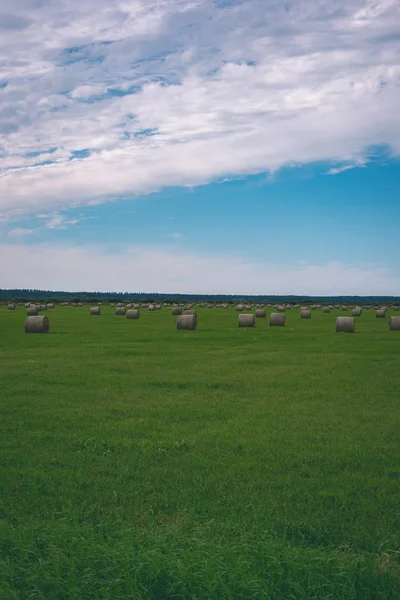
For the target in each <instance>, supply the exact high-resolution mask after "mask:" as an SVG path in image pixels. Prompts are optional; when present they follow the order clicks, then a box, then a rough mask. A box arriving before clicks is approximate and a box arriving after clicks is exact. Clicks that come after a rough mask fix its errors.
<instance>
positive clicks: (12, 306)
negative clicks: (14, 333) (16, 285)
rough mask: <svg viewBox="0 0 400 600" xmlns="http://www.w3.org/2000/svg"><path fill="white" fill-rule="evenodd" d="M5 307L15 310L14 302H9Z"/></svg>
mask: <svg viewBox="0 0 400 600" xmlns="http://www.w3.org/2000/svg"><path fill="white" fill-rule="evenodd" d="M7 309H8V310H15V304H9V305H8V306H7Z"/></svg>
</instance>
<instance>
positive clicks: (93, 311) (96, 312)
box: [90, 306, 101, 315]
mask: <svg viewBox="0 0 400 600" xmlns="http://www.w3.org/2000/svg"><path fill="white" fill-rule="evenodd" d="M90 314H91V315H99V314H101V313H100V306H93V308H91V309H90Z"/></svg>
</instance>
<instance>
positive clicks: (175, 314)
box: [172, 306, 182, 316]
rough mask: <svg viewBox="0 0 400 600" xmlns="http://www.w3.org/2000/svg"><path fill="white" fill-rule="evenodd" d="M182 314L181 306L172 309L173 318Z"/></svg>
mask: <svg viewBox="0 0 400 600" xmlns="http://www.w3.org/2000/svg"><path fill="white" fill-rule="evenodd" d="M181 314H182V309H181V307H180V306H174V308H173V309H172V316H177V315H181Z"/></svg>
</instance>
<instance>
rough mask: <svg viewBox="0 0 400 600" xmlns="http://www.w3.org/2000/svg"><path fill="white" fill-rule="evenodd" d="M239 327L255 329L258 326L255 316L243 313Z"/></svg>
mask: <svg viewBox="0 0 400 600" xmlns="http://www.w3.org/2000/svg"><path fill="white" fill-rule="evenodd" d="M238 322H239V327H254V326H255V324H256V319H255V317H254V315H252V314H249V313H243V314H241V315H239V319H238Z"/></svg>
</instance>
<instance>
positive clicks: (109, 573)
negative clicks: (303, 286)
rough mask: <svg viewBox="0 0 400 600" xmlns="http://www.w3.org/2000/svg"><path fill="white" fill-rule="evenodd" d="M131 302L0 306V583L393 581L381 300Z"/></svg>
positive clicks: (368, 592) (391, 423) (392, 386)
mask: <svg viewBox="0 0 400 600" xmlns="http://www.w3.org/2000/svg"><path fill="white" fill-rule="evenodd" d="M140 312H141V315H140V320H139V321H133V320H132V321H130V320H127V319H126V318H125V317H123V316H115V315H114V309H113V308H111V307H103V308H102V314H101V316H90V315H89V307H87V306H86V307H81V308H75V307H56V308H55V309H54V310H48V311H47V313H46V314H48V316H49V319H50V324H51V330H50V333H49V334H48V335H27V334H25V333H24V321H25V309H24V308H23V307H22V306H18V307H17V308H16V310H15V311H13V312H11V311H7V308H6V307H5V306H1V307H0V379H1V387H0V395H1V398H0V597H1V598H2V600H9V599H21V600H22V599H24V600H25V599H28V598H29V599H41V600H53V599H54V600H67V599H68V600H69V599H74V600H91V599H96V600H98V599H115V600H119V599H124V600H125V599H126V600H128V599H135V600H136V599H138V600H139V599H142V598H143V599H147V598H148V599H151V598H156V599H163V598H174V599H186V598H188V599H192V598H193V599H197V600H200V599H218V600H224V599H230V598H232V599H233V598H257V599H258V598H261V599H264V598H265V599H271V600H280V599H282V600H297V599H329V600H331V599H343V600H351V599H359V598H360V599H361V598H362V599H374V600H378V599H379V600H380V599H392V598H393V599H396V598H400V566H399V564H400V563H399V551H400V439H399V436H400V423H399V421H400V418H399V417H400V331H389V327H388V317H387V318H385V319H376V318H375V311H374V310H373V309H371V310H369V311H368V310H364V311H363V314H362V316H361V317H359V318H357V319H356V333H355V334H345V333H336V332H335V320H336V317H337V316H338V315H340V314H342V315H350V314H351V313H350V312H349V311H348V312H347V313H343V312H340V311H335V310H334V311H332V312H331V313H330V314H324V313H322V310H321V309H319V310H314V311H313V312H312V318H311V319H310V320H301V319H300V317H299V311H298V310H295V309H291V310H288V311H286V326H285V327H284V328H282V327H269V322H268V318H267V319H258V320H257V322H256V327H255V328H254V329H250V328H249V329H239V328H238V326H237V318H238V314H237V313H236V311H235V310H234V308H229V309H207V308H201V309H199V311H198V314H199V316H198V329H197V331H194V332H192V331H177V330H176V325H175V322H176V318H175V317H173V316H172V315H171V309H170V308H164V309H163V310H161V311H156V312H153V313H150V312H148V311H147V310H145V309H141V311H140ZM391 314H393V313H392V312H391V311H389V312H388V316H390V315H391Z"/></svg>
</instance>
